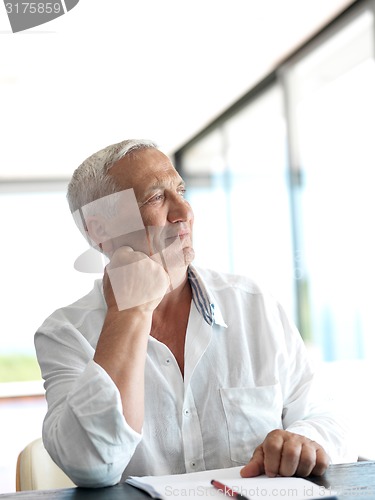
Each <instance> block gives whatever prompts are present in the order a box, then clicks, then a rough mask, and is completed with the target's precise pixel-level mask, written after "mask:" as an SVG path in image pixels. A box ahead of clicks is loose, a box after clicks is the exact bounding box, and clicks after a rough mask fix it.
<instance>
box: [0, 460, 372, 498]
mask: <svg viewBox="0 0 375 500" xmlns="http://www.w3.org/2000/svg"><path fill="white" fill-rule="evenodd" d="M309 479H310V480H311V481H313V482H314V483H315V484H318V485H320V486H325V487H326V488H331V489H332V490H337V491H338V495H337V498H338V500H374V499H375V461H374V462H355V463H352V464H339V465H331V466H330V467H329V468H328V470H327V472H326V473H325V474H324V476H322V477H311V478H309ZM147 498H148V499H150V497H149V496H148V495H146V494H145V493H142V492H141V491H139V490H137V489H136V488H133V487H132V486H130V485H128V484H118V485H116V486H112V487H109V488H98V489H89V488H66V489H60V490H47V491H22V492H19V493H5V494H2V495H0V500H5V499H12V500H18V499H20V500H22V499H27V500H47V499H48V500H49V499H52V500H120V499H121V500H145V499H147ZM224 498H226V497H224V496H223V499H224Z"/></svg>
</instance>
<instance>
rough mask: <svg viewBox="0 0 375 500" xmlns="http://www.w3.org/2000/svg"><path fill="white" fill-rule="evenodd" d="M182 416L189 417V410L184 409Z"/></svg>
mask: <svg viewBox="0 0 375 500" xmlns="http://www.w3.org/2000/svg"><path fill="white" fill-rule="evenodd" d="M184 415H185V416H186V417H188V416H189V415H190V410H189V409H188V408H185V410H184Z"/></svg>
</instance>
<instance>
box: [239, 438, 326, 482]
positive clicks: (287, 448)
mask: <svg viewBox="0 0 375 500" xmlns="http://www.w3.org/2000/svg"><path fill="white" fill-rule="evenodd" d="M328 465H329V457H328V455H327V453H326V452H325V451H324V449H323V448H322V447H321V446H320V445H319V444H318V443H316V442H315V441H312V440H311V439H308V438H306V437H304V436H301V435H299V434H294V433H293V432H288V431H284V430H279V429H276V430H274V431H272V432H270V433H269V434H268V435H267V437H266V439H265V440H264V441H263V443H262V444H261V445H259V446H258V447H257V448H256V449H255V451H254V454H253V456H252V458H251V460H250V462H249V463H248V464H247V465H245V467H244V468H243V469H241V476H242V477H254V476H259V475H261V474H266V475H267V476H269V477H275V476H277V475H279V476H299V477H307V476H309V475H310V474H312V475H316V476H321V475H322V474H324V472H325V471H326V469H327V467H328Z"/></svg>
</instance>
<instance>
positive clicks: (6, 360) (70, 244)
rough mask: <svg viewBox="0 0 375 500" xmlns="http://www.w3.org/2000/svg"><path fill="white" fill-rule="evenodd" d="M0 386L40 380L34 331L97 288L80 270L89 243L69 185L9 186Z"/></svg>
mask: <svg viewBox="0 0 375 500" xmlns="http://www.w3.org/2000/svg"><path fill="white" fill-rule="evenodd" d="M1 188H2V189H1V191H0V211H1V214H2V215H1V220H2V224H1V226H2V231H3V237H2V245H1V247H0V260H1V262H2V286H1V288H0V302H1V304H3V305H6V307H2V315H1V316H2V334H1V336H0V353H1V354H0V356H1V363H0V365H1V367H2V369H1V371H0V382H9V381H17V380H20V381H22V380H30V379H40V371H39V367H38V365H37V362H36V358H35V350H34V338H33V337H34V333H35V331H36V329H37V328H38V327H39V326H40V325H41V323H42V322H43V321H44V319H45V318H46V317H47V316H48V315H49V314H51V313H52V312H53V311H54V310H55V309H57V308H58V307H61V306H63V305H65V304H68V303H71V302H73V301H74V300H76V299H78V298H79V297H80V296H82V295H83V294H85V293H87V292H88V291H89V290H90V289H91V288H92V282H93V279H94V277H95V275H92V274H83V273H79V272H78V271H76V270H75V269H74V262H75V259H76V258H77V257H78V256H79V255H80V254H82V253H83V252H84V251H85V250H87V248H88V244H87V243H86V242H85V240H84V238H83V237H82V236H81V235H80V233H79V231H78V229H77V228H76V227H75V224H74V222H73V219H72V217H71V215H70V212H69V207H68V204H67V201H66V199H65V188H66V184H64V183H60V184H53V183H52V184H51V183H41V184H39V185H37V184H27V185H26V184H24V185H22V184H14V185H3V186H1Z"/></svg>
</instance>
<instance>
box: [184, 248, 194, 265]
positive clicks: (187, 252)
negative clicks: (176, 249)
mask: <svg viewBox="0 0 375 500" xmlns="http://www.w3.org/2000/svg"><path fill="white" fill-rule="evenodd" d="M183 252H184V259H185V264H186V265H187V266H188V265H189V264H191V263H192V262H193V260H194V258H195V252H194V249H193V248H192V247H186V248H184V249H183Z"/></svg>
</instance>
